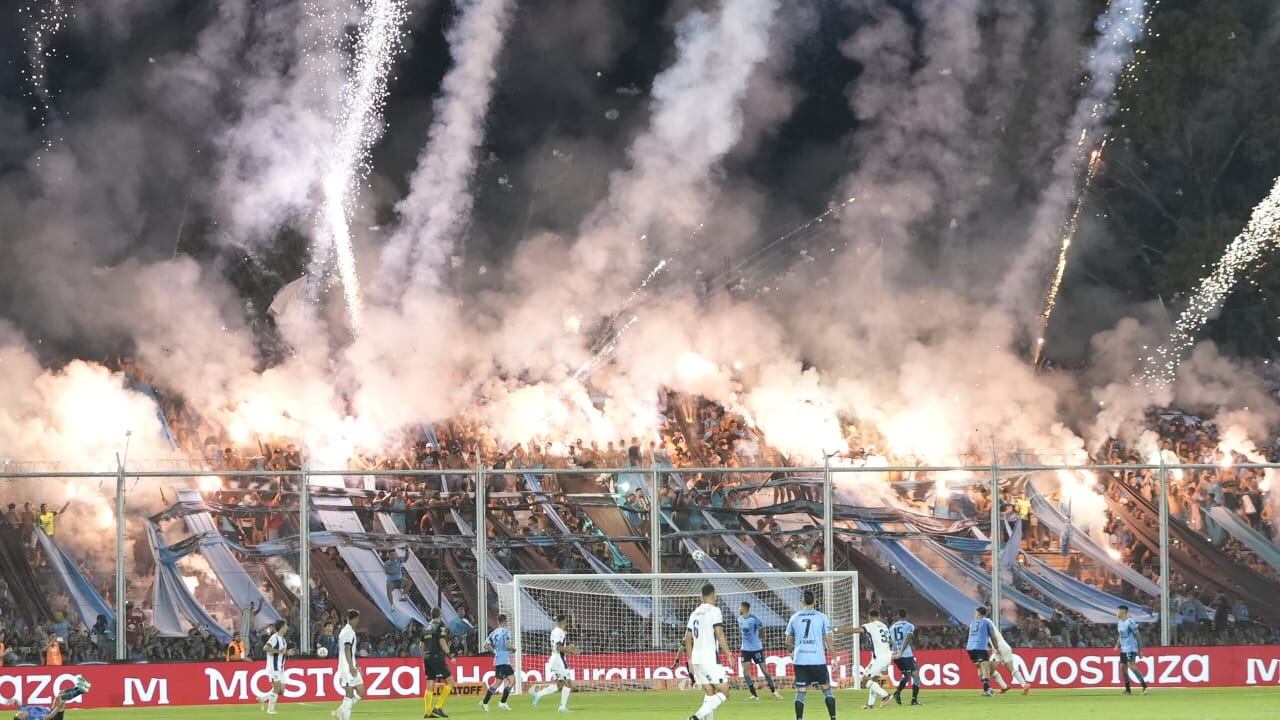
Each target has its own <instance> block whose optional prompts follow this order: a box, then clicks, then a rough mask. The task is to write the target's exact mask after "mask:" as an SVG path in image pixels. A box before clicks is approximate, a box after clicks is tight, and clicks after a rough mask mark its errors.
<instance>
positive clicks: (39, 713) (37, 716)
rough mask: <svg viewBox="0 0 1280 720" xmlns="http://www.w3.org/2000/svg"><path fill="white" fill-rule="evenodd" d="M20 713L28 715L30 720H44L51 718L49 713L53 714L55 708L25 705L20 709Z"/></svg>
mask: <svg viewBox="0 0 1280 720" xmlns="http://www.w3.org/2000/svg"><path fill="white" fill-rule="evenodd" d="M18 712H24V713H26V714H27V718H28V720H44V719H45V718H47V717H49V713H51V712H53V708H47V707H38V706H36V705H23V706H22V707H20V708H18Z"/></svg>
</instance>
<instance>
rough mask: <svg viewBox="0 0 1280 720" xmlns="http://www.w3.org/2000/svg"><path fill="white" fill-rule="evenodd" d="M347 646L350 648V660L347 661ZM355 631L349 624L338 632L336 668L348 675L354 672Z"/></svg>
mask: <svg viewBox="0 0 1280 720" xmlns="http://www.w3.org/2000/svg"><path fill="white" fill-rule="evenodd" d="M347 648H351V661H350V663H348V662H347ZM355 663H356V631H355V628H353V627H351V626H350V625H346V626H344V627H343V628H342V632H340V633H338V670H339V671H340V672H344V673H347V674H350V675H354V674H355V673H356V664H355Z"/></svg>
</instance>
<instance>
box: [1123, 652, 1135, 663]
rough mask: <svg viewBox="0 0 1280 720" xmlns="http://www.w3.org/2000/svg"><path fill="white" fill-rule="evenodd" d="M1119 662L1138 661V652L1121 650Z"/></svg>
mask: <svg viewBox="0 0 1280 720" xmlns="http://www.w3.org/2000/svg"><path fill="white" fill-rule="evenodd" d="M1120 662H1121V663H1124V664H1128V663H1134V662H1138V653H1136V652H1122V653H1120Z"/></svg>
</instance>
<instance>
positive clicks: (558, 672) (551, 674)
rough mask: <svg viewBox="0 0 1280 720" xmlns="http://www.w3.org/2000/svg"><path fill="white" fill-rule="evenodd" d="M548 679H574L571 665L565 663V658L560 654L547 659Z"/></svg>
mask: <svg viewBox="0 0 1280 720" xmlns="http://www.w3.org/2000/svg"><path fill="white" fill-rule="evenodd" d="M546 669H547V672H546V676H547V677H546V679H547V680H572V679H573V673H571V672H570V671H569V666H568V665H565V664H564V658H562V657H560V656H559V655H552V656H551V659H550V660H548V661H547V668H546Z"/></svg>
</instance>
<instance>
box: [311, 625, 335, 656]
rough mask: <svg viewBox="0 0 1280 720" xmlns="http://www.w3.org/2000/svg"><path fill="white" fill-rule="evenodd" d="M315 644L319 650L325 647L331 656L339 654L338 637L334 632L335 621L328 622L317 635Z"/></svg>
mask: <svg viewBox="0 0 1280 720" xmlns="http://www.w3.org/2000/svg"><path fill="white" fill-rule="evenodd" d="M315 646H316V649H317V650H318V649H320V648H324V649H325V651H327V652H328V656H329V657H331V658H335V657H337V656H338V638H337V636H335V635H334V634H333V623H331V622H326V623H325V624H324V626H323V627H322V628H321V629H320V634H319V635H317V636H316V642H315Z"/></svg>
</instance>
